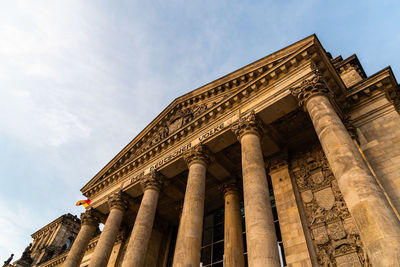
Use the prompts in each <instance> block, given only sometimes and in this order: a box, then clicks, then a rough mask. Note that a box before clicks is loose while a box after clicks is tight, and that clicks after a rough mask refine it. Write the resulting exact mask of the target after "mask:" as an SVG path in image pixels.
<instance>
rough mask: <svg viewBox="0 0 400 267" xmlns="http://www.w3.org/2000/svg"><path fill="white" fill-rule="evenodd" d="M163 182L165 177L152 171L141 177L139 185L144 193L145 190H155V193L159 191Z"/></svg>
mask: <svg viewBox="0 0 400 267" xmlns="http://www.w3.org/2000/svg"><path fill="white" fill-rule="evenodd" d="M164 180H165V177H164V176H163V175H162V174H161V173H159V172H157V171H152V172H150V173H149V174H147V175H145V176H143V177H142V178H141V179H140V183H141V184H142V186H143V189H144V191H146V190H147V189H155V190H157V191H160V189H161V186H162V185H163V183H164Z"/></svg>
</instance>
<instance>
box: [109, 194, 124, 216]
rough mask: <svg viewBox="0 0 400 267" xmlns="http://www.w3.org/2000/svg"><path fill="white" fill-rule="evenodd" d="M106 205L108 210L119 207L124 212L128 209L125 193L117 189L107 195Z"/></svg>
mask: <svg viewBox="0 0 400 267" xmlns="http://www.w3.org/2000/svg"><path fill="white" fill-rule="evenodd" d="M108 206H109V208H110V210H112V209H119V210H122V211H123V212H125V211H126V210H127V209H128V200H127V196H126V195H125V193H123V192H122V191H117V192H115V193H114V194H112V195H111V196H109V197H108Z"/></svg>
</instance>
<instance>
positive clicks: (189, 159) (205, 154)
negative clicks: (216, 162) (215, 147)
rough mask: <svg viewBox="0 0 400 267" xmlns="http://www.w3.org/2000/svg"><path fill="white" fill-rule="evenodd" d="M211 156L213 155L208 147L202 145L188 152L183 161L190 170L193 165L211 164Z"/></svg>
mask: <svg viewBox="0 0 400 267" xmlns="http://www.w3.org/2000/svg"><path fill="white" fill-rule="evenodd" d="M210 155H211V153H210V151H209V150H208V149H207V147H205V146H204V145H203V144H201V143H200V144H198V145H196V146H194V147H192V148H191V149H190V150H189V151H188V152H186V153H185V154H184V156H183V159H184V160H185V161H186V164H187V165H188V167H189V168H190V165H192V164H193V163H202V164H204V165H206V166H207V165H208V164H209V163H210Z"/></svg>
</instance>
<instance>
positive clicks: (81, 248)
mask: <svg viewBox="0 0 400 267" xmlns="http://www.w3.org/2000/svg"><path fill="white" fill-rule="evenodd" d="M96 228H97V226H95V225H91V224H82V226H81V229H80V230H79V233H78V236H77V237H76V239H75V241H74V243H73V244H72V247H71V250H70V251H69V253H68V256H67V259H66V261H65V263H64V265H63V266H64V267H78V266H79V265H81V261H82V258H83V256H84V255H85V251H86V248H87V246H88V244H89V241H90V239H92V237H93V235H94V233H95V232H96Z"/></svg>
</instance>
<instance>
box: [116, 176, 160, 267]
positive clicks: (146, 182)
mask: <svg viewBox="0 0 400 267" xmlns="http://www.w3.org/2000/svg"><path fill="white" fill-rule="evenodd" d="M163 180H164V177H163V176H162V175H161V174H159V173H158V172H156V171H153V172H151V173H149V174H148V175H146V176H144V177H143V178H142V179H141V184H142V186H143V191H144V193H143V198H142V202H141V204H140V207H139V211H138V213H137V216H136V220H135V224H134V226H133V229H132V233H131V236H130V238H129V243H128V247H127V249H126V253H125V256H124V261H123V262H122V267H134V266H135V267H141V266H144V263H145V259H146V253H147V248H148V244H149V240H150V237H151V233H152V228H153V223H154V217H155V214H156V209H157V203H158V198H159V194H160V188H161V185H162V183H163Z"/></svg>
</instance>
